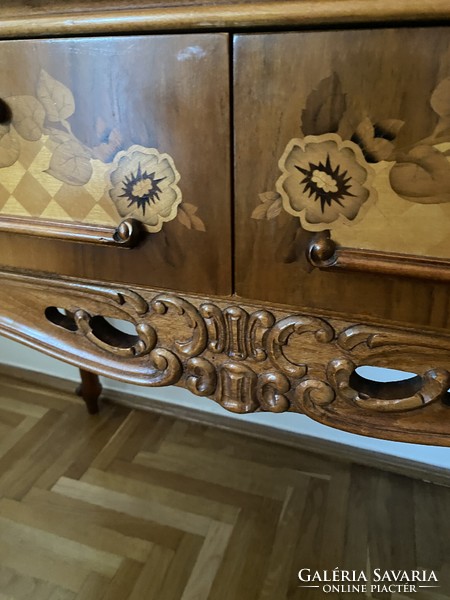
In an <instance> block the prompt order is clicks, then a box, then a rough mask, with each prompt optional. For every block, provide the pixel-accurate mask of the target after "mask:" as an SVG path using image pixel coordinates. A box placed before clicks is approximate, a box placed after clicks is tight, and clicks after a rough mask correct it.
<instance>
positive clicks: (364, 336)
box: [337, 325, 450, 351]
mask: <svg viewBox="0 0 450 600" xmlns="http://www.w3.org/2000/svg"><path fill="white" fill-rule="evenodd" d="M337 343H338V345H339V346H340V347H341V348H342V349H343V350H347V351H351V350H354V349H355V348H356V347H357V346H366V347H367V349H369V350H372V349H374V348H381V347H383V346H391V347H398V346H408V347H411V346H416V347H419V348H420V347H422V348H429V347H430V338H429V336H425V335H421V334H416V333H411V332H403V331H396V332H395V334H394V333H393V332H392V331H389V330H384V329H383V328H379V329H375V328H374V327H370V326H367V325H353V326H352V327H347V329H344V331H342V332H341V333H340V334H339V336H338V338H337ZM433 348H436V349H440V350H447V351H449V350H450V338H448V337H442V336H441V337H440V338H436V341H435V342H434V343H433Z"/></svg>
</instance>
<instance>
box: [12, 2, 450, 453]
mask: <svg viewBox="0 0 450 600" xmlns="http://www.w3.org/2000/svg"><path fill="white" fill-rule="evenodd" d="M28 11H29V9H27V8H26V6H25V3H22V2H20V1H19V0H16V1H14V0H9V2H7V3H6V4H5V5H4V6H3V7H2V9H1V12H0V14H1V15H2V21H1V22H0V35H2V37H3V38H4V39H3V41H1V42H0V68H1V72H2V79H1V82H0V98H1V104H0V119H1V124H0V134H1V136H2V137H1V139H0V256H1V261H0V262H1V274H0V277H1V280H2V285H1V288H0V302H1V304H0V306H1V308H0V331H1V333H2V334H4V335H7V336H9V337H11V338H13V339H16V340H19V341H21V342H24V343H26V344H28V345H30V346H32V347H35V348H38V349H40V350H42V351H44V352H47V353H48V354H51V355H53V356H56V357H58V358H61V359H63V360H65V361H67V362H70V363H72V364H75V365H77V366H79V367H80V368H83V369H85V370H87V371H91V372H93V373H98V374H104V375H107V376H111V377H116V378H119V379H122V380H124V381H128V382H133V383H137V384H141V385H149V386H156V385H172V384H176V385H182V386H184V387H186V388H187V389H189V390H190V391H191V392H193V393H195V394H198V395H203V396H209V397H211V398H214V399H215V400H216V401H217V402H219V403H220V404H221V405H222V406H224V407H225V408H228V409H230V410H233V411H235V412H240V413H245V412H250V411H254V410H266V411H273V412H281V411H286V410H292V411H297V412H303V413H305V414H307V415H309V416H311V417H312V418H314V419H317V420H319V421H321V422H323V423H326V424H329V425H332V426H336V427H341V428H343V429H347V430H350V431H355V432H358V433H362V434H367V435H375V436H380V437H387V438H390V439H401V440H406V441H413V442H421V443H431V444H433V443H436V444H445V445H450V425H449V423H450V421H449V416H450V407H449V406H448V402H447V389H448V388H449V387H450V371H449V368H450V336H449V332H448V328H449V317H450V315H449V311H448V300H449V290H448V282H449V281H450V242H449V241H448V239H449V235H448V234H449V233H450V36H449V32H450V29H449V26H448V25H447V24H446V22H445V21H448V19H449V17H450V9H449V7H448V5H447V2H443V1H440V0H432V1H431V2H429V3H428V5H427V6H426V7H422V8H421V7H419V5H418V4H417V5H416V4H414V3H408V2H406V1H402V2H400V3H396V5H395V7H391V6H387V4H385V3H382V2H379V1H377V2H373V1H372V2H369V1H366V0H362V1H360V2H358V3H357V2H350V1H347V0H341V1H340V2H320V1H319V2H314V3H308V2H277V3H275V2H271V3H270V2H247V3H237V2H218V3H217V2H215V3H209V2H202V3H185V2H177V3H175V4H172V5H171V6H163V5H161V3H152V2H147V3H138V4H136V5H134V4H131V5H130V4H129V3H128V4H127V5H125V3H123V2H119V1H118V0H117V1H116V2H115V3H112V4H111V3H108V6H106V5H105V3H103V2H102V1H101V0H91V1H90V2H88V1H85V2H69V3H67V2H66V3H64V4H62V5H61V6H53V5H52V7H51V8H48V7H46V6H45V3H40V2H38V3H36V5H35V7H34V8H33V9H32V18H30V15H29V14H28ZM419 20H420V22H419ZM374 23H376V27H374ZM393 23H395V26H394V25H393ZM69 36H70V37H69ZM19 38H20V39H19ZM37 38H40V39H37ZM118 320H119V321H118ZM120 321H122V322H123V321H126V322H127V324H128V325H127V328H126V329H122V328H121V325H120ZM361 365H372V366H379V367H391V368H397V369H401V370H404V371H408V372H414V373H416V374H417V376H416V377H414V378H411V379H406V380H405V381H403V382H398V383H395V384H377V383H375V382H373V381H369V380H366V379H364V378H363V377H361V376H360V375H359V374H358V372H357V368H358V367H359V366H361Z"/></svg>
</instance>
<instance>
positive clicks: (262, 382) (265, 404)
mask: <svg viewBox="0 0 450 600" xmlns="http://www.w3.org/2000/svg"><path fill="white" fill-rule="evenodd" d="M290 388H291V384H290V382H289V379H288V378H287V377H286V376H285V375H283V373H263V374H262V375H260V376H259V377H258V382H257V397H258V401H259V404H260V406H261V409H262V410H266V411H270V412H276V413H280V412H285V411H287V410H289V407H290V405H291V403H290V402H289V398H288V397H287V396H286V395H285V394H287V392H288V391H289V390H290Z"/></svg>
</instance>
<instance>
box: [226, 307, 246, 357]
mask: <svg viewBox="0 0 450 600" xmlns="http://www.w3.org/2000/svg"><path fill="white" fill-rule="evenodd" d="M223 314H224V317H225V324H226V331H227V336H226V345H225V352H226V353H227V354H228V356H230V357H231V358H236V359H238V360H244V359H246V358H247V344H246V337H247V327H248V312H247V311H246V310H244V309H243V308H241V307H240V306H229V307H228V308H226V309H225V310H224V311H223Z"/></svg>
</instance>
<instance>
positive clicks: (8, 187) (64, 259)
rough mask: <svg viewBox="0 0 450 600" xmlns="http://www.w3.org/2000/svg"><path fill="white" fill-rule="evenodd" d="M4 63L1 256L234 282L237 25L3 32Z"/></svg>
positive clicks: (196, 284) (121, 273) (154, 276)
mask: <svg viewBox="0 0 450 600" xmlns="http://www.w3.org/2000/svg"><path fill="white" fill-rule="evenodd" d="M0 70H1V73H2V78H1V81H0V98H1V100H2V102H1V106H0V113H1V114H0V117H1V119H2V124H1V125H0V133H1V135H2V137H1V140H0V231H1V232H2V233H0V256H1V259H0V260H1V263H2V264H3V265H5V266H7V267H13V268H23V269H32V270H34V269H36V270H39V271H50V272H55V273H58V274H65V275H71V276H76V277H86V278H91V279H103V280H109V281H117V282H124V283H134V284H143V285H151V286H153V287H164V288H172V289H182V290H185V291H193V292H201V293H214V294H228V293H229V292H230V279H231V278H230V260H231V251H230V175H229V155H230V151H229V126H230V125H229V89H228V44H227V36H226V35H225V34H223V35H222V34H215V35H209V34H206V35H165V36H153V37H152V36H149V37H147V36H135V37H115V38H98V39H58V40H39V41H35V40H32V41H4V42H1V43H0ZM128 219H133V220H134V223H136V222H137V223H138V226H139V228H140V229H141V230H142V231H143V239H142V241H141V243H140V244H139V245H138V246H137V247H136V248H134V249H131V250H127V249H124V248H121V247H114V245H113V246H111V247H106V245H105V243H104V242H105V241H106V242H107V241H108V240H105V238H104V236H103V237H102V235H103V234H102V232H103V231H111V232H113V233H114V229H115V228H116V227H118V226H119V224H120V223H121V222H122V221H123V220H128ZM58 231H59V233H58ZM17 232H19V233H17ZM20 232H25V233H27V235H24V234H22V233H20ZM61 232H63V233H62V234H61ZM67 232H69V233H67ZM29 233H34V235H33V236H30V235H28V234H29ZM36 234H37V237H36ZM116 234H117V235H118V236H119V237H118V246H120V243H121V242H122V241H123V239H122V238H123V237H125V238H126V236H127V229H126V227H125V228H124V230H123V231H120V230H119V231H118V232H116ZM55 236H56V238H58V237H64V236H65V237H68V238H71V239H72V240H74V239H81V240H84V239H87V238H90V242H95V243H73V241H61V240H59V239H55ZM121 236H122V238H121ZM50 237H52V239H49V238H50ZM110 241H111V240H110ZM113 242H114V240H113Z"/></svg>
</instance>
